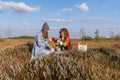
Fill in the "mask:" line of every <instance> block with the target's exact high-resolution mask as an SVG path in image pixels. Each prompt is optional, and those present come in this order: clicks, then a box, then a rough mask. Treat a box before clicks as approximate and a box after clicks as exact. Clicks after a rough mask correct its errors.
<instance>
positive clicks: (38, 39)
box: [35, 34, 49, 47]
mask: <svg viewBox="0 0 120 80" xmlns="http://www.w3.org/2000/svg"><path fill="white" fill-rule="evenodd" d="M35 41H36V44H37V46H39V47H46V46H48V47H49V44H48V43H47V41H46V40H45V41H44V39H43V37H42V35H40V34H37V35H36V38H35Z"/></svg>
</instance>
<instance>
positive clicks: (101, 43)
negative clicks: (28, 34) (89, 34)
mask: <svg viewBox="0 0 120 80" xmlns="http://www.w3.org/2000/svg"><path fill="white" fill-rule="evenodd" d="M29 42H30V43H33V42H34V39H4V41H3V42H0V49H4V48H6V47H10V46H16V45H19V44H26V43H29ZM71 43H72V46H73V48H77V45H78V43H81V44H85V43H87V45H88V47H93V48H97V47H111V46H113V45H115V44H116V43H117V41H114V40H105V41H98V42H97V41H83V40H78V39H72V40H71Z"/></svg>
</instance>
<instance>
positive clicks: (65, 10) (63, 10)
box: [60, 8, 73, 12]
mask: <svg viewBox="0 0 120 80" xmlns="http://www.w3.org/2000/svg"><path fill="white" fill-rule="evenodd" d="M60 11H62V12H68V11H73V9H72V8H63V9H61V10H60Z"/></svg>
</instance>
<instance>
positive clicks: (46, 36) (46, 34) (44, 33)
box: [42, 30, 48, 38]
mask: <svg viewBox="0 0 120 80" xmlns="http://www.w3.org/2000/svg"><path fill="white" fill-rule="evenodd" d="M42 34H43V37H44V38H48V30H44V31H43V33H42Z"/></svg>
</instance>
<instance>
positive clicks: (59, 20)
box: [41, 18, 72, 23]
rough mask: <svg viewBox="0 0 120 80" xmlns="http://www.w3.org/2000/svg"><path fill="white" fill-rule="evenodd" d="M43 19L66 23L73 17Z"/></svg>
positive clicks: (44, 19)
mask: <svg viewBox="0 0 120 80" xmlns="http://www.w3.org/2000/svg"><path fill="white" fill-rule="evenodd" d="M41 20H42V21H50V22H65V23H67V22H72V20H71V19H67V20H65V19H60V18H43V19H41Z"/></svg>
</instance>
